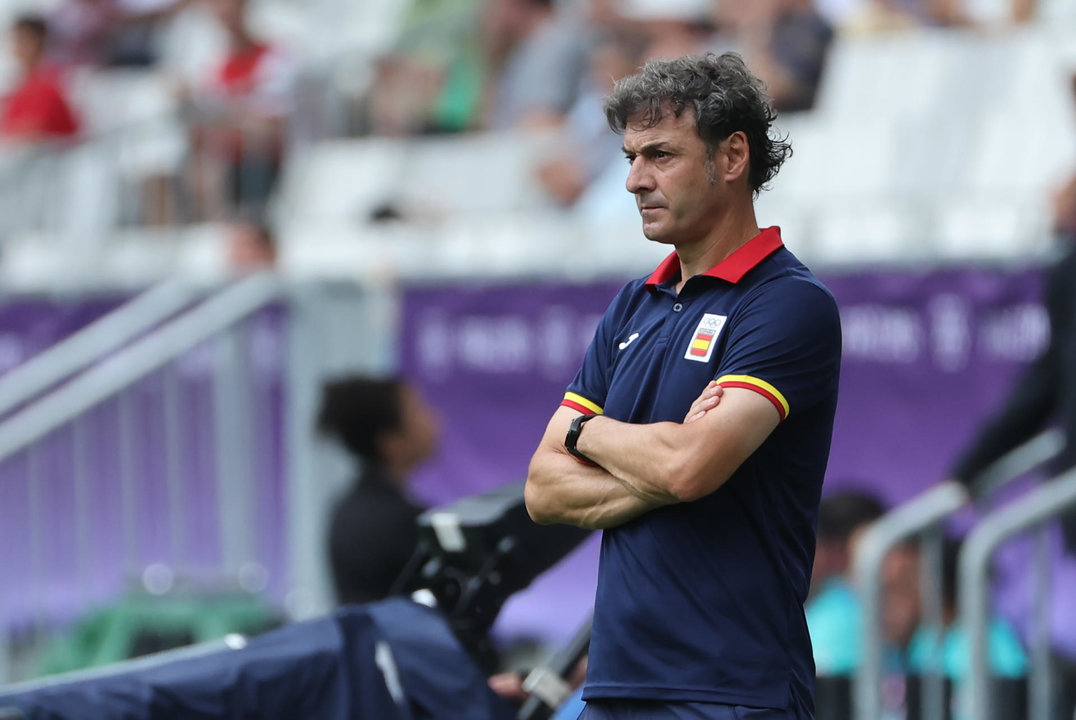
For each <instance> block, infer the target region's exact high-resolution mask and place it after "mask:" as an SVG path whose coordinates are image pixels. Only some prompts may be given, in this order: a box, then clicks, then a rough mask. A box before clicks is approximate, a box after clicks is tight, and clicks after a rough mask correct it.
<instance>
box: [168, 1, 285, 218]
mask: <svg viewBox="0 0 1076 720" xmlns="http://www.w3.org/2000/svg"><path fill="white" fill-rule="evenodd" d="M212 8H213V10H214V13H215V15H216V18H217V20H218V22H219V23H220V25H221V27H222V28H223V29H224V30H225V31H226V33H227V36H228V43H229V46H228V47H229V49H228V54H227V56H226V57H225V58H224V60H223V62H222V63H221V64H220V65H219V66H218V67H217V69H216V71H215V72H214V73H213V75H212V76H211V77H210V78H208V79H207V81H206V82H205V83H204V84H203V85H202V87H200V88H197V89H196V90H195V91H194V93H193V95H192V97H191V98H190V99H191V100H192V101H193V110H194V111H195V115H196V117H197V120H196V123H195V128H194V132H193V138H192V145H193V153H192V157H191V161H190V167H189V172H190V174H191V185H192V189H193V192H194V194H195V202H196V215H197V216H198V219H209V220H219V219H222V218H224V217H227V216H229V215H234V214H236V213H239V214H250V215H261V214H263V213H264V211H265V207H266V205H267V203H268V201H269V198H270V196H271V195H272V192H273V190H274V188H275V185H276V180H277V178H278V176H279V174H280V169H281V165H282V162H283V157H284V149H285V148H284V144H285V139H286V134H287V122H288V116H289V114H290V113H291V111H292V109H293V97H292V90H293V87H292V86H293V80H294V70H295V68H294V67H293V64H292V63H291V62H290V60H289V59H288V58H287V56H286V55H285V54H284V53H283V52H282V51H280V50H278V49H276V48H273V47H272V46H270V45H269V44H268V43H266V42H265V41H263V40H261V39H259V38H258V37H256V36H255V35H254V34H253V32H252V31H251V30H250V27H249V25H248V24H247V18H246V12H247V2H246V0H212Z"/></svg>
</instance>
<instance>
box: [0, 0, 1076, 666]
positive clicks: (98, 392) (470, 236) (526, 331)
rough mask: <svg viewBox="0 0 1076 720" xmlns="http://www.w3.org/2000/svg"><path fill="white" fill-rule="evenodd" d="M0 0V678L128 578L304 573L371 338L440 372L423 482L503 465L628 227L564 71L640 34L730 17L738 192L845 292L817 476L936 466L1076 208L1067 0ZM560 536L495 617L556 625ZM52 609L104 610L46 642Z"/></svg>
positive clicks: (282, 580)
mask: <svg viewBox="0 0 1076 720" xmlns="http://www.w3.org/2000/svg"><path fill="white" fill-rule="evenodd" d="M28 15H29V16H40V18H42V19H44V20H45V21H46V23H47V26H48V30H49V32H48V36H47V39H46V40H45V41H44V45H43V46H42V50H41V53H40V57H38V56H35V55H34V54H33V52H32V51H33V47H31V48H30V50H29V51H28V50H27V49H26V45H27V43H28V42H29V44H30V45H31V46H32V45H33V43H32V42H30V41H27V39H26V37H25V36H26V35H27V33H29V35H30V36H32V37H31V40H32V39H33V37H36V36H34V28H35V27H36V26H34V24H33V23H32V22H31V23H29V24H27V22H26V21H27V19H28ZM29 19H30V20H33V19H34V18H33V17H30V18H29ZM0 24H4V25H7V26H9V27H11V28H12V31H11V32H10V33H8V34H6V35H4V36H3V41H2V42H0V78H2V81H3V86H4V87H5V88H7V91H6V96H7V98H8V99H7V100H5V103H6V105H5V108H6V109H5V110H4V113H3V115H2V120H0V126H2V127H0V133H2V134H3V147H2V148H0V150H2V152H0V571H2V574H3V579H2V580H0V682H4V681H13V680H19V679H26V678H29V677H33V676H35V675H37V674H39V673H42V672H46V671H51V670H57V669H70V668H71V667H74V666H75V665H87V664H93V663H94V662H100V661H102V660H106V659H107V660H111V659H118V657H123V656H126V655H129V654H131V652H133V649H132V647H131V646H130V645H129V644H128V645H123V644H122V643H121V641H119V640H115V637H116V636H115V633H121V632H126V631H121V630H118V629H117V628H116V626H117V624H118V623H120V622H121V621H117V620H115V617H116V616H117V615H122V616H123V617H125V618H127V619H128V620H130V618H136V620H135V621H132V622H135V623H137V618H139V617H141V615H140V614H146V615H153V616H155V617H157V618H158V619H159V617H160V615H161V614H162V612H163V611H161V610H160V608H161V607H163V606H162V605H161V604H160V603H162V602H163V601H164V600H172V601H176V602H173V603H172V604H171V605H170V606H169V607H170V608H171V610H170V612H174V613H175V614H176V617H177V619H176V621H175V623H174V625H172V626H168V625H167V623H165V626H166V627H171V628H173V629H172V630H167V631H166V630H160V627H162V626H161V625H160V624H158V626H157V627H158V633H159V634H161V633H163V634H164V635H168V633H171V636H170V637H171V639H170V640H169V641H168V642H167V643H166V644H176V643H177V642H181V641H183V640H196V639H207V638H209V637H212V636H214V634H215V633H218V634H219V633H222V632H226V631H239V632H253V631H255V630H256V629H258V628H259V627H263V626H265V625H267V624H272V623H274V622H277V621H279V620H284V621H293V620H300V619H304V618H309V617H314V616H316V615H319V614H321V613H324V612H326V611H327V610H329V609H330V608H331V607H332V605H333V598H332V594H331V587H330V584H329V581H328V571H327V566H326V559H325V532H326V522H327V512H328V508H329V507H330V505H331V503H332V501H333V499H334V498H335V497H336V496H337V494H338V493H339V492H340V491H341V490H342V489H343V488H344V487H345V485H346V483H347V482H348V481H349V479H350V477H351V473H352V471H351V469H350V468H349V467H348V466H347V465H346V462H345V461H344V460H343V458H342V457H341V456H340V455H338V454H336V453H335V451H334V450H333V448H331V447H329V446H327V445H326V444H324V443H322V442H321V441H319V440H317V439H316V438H315V435H314V432H313V426H314V413H315V411H316V403H317V398H318V391H319V387H320V384H321V383H322V382H323V381H324V380H325V379H326V378H328V377H331V376H334V375H338V374H340V373H344V372H349V371H363V372H373V373H380V372H403V373H404V374H405V375H406V376H408V377H410V378H411V379H413V380H414V381H415V382H416V383H417V384H418V385H419V386H420V387H421V388H422V389H423V390H424V391H425V393H426V394H427V395H428V397H429V398H430V400H431V401H432V402H433V404H434V405H436V406H437V407H438V409H439V411H440V413H441V415H442V417H443V422H444V426H445V428H444V429H445V433H444V438H443V441H442V448H441V451H440V453H439V454H438V456H437V458H436V459H435V460H434V461H433V462H432V463H431V464H429V465H428V466H427V467H426V468H424V470H423V471H422V473H421V474H420V476H419V477H418V478H417V479H416V482H415V485H414V491H415V493H416V495H417V496H418V497H419V498H420V499H421V500H422V501H423V502H424V503H426V504H429V505H436V504H440V503H445V502H449V501H452V500H455V499H457V498H460V497H462V496H465V495H467V494H469V493H473V492H477V491H481V490H485V489H489V488H492V487H496V486H498V485H500V484H503V483H506V482H509V481H516V480H519V479H521V478H522V477H523V476H524V473H525V470H526V462H527V460H528V458H529V455H530V452H531V451H532V450H533V447H534V445H535V444H536V442H537V440H538V438H539V435H540V432H541V429H542V427H544V423H545V421H546V420H547V418H548V415H549V413H550V411H551V410H552V409H553V408H554V407H555V405H556V403H557V402H558V400H559V397H560V394H561V391H562V389H563V386H564V385H565V384H566V382H567V381H568V380H569V379H570V378H571V376H572V374H573V373H574V371H575V369H576V367H577V364H578V361H579V358H580V357H581V354H582V351H583V349H584V348H585V346H586V343H587V342H588V340H589V333H590V332H591V331H592V328H593V327H594V323H595V322H596V319H597V317H598V315H599V314H600V313H601V312H602V310H603V309H604V307H605V304H606V303H607V302H608V300H609V299H610V298H611V296H612V293H613V292H614V290H615V289H616V288H617V287H618V286H619V284H620V283H622V282H623V281H624V280H626V279H628V278H630V277H635V276H639V275H642V274H646V273H648V272H649V271H650V270H651V269H652V268H653V266H654V265H655V264H656V263H657V262H658V261H659V260H660V258H661V257H662V256H663V252H662V250H661V249H660V248H656V247H652V246H650V245H648V243H647V242H646V240H645V239H644V238H643V237H642V235H641V232H640V230H639V221H638V218H637V215H636V213H635V209H634V203H633V201H632V199H631V197H630V196H629V195H628V193H626V192H625V191H624V189H623V181H624V177H625V174H626V167H625V166H624V164H623V160H622V159H621V158H619V157H618V156H619V154H620V153H619V140H618V139H617V138H616V137H615V136H613V135H612V134H611V133H610V132H608V131H607V129H605V128H604V125H603V118H602V116H601V112H600V105H599V102H598V101H599V99H600V97H601V95H602V94H603V92H605V90H606V89H607V87H608V82H609V80H610V78H613V77H617V76H618V75H620V74H623V73H624V72H630V70H631V68H633V67H636V66H638V64H639V63H640V62H642V61H643V60H644V59H646V58H647V57H667V56H672V55H680V54H687V53H693V52H702V51H707V50H714V51H723V50H736V51H739V52H741V53H742V54H743V55H744V57H745V59H746V60H747V62H748V64H749V66H751V67H752V68H753V69H755V71H756V72H758V73H759V74H760V75H761V76H762V77H763V78H764V79H765V80H766V81H767V83H768V85H769V86H770V88H771V90H772V91H773V94H774V97H775V100H776V102H777V105H778V108H779V109H780V111H781V115H780V118H779V120H778V125H779V127H780V130H781V132H783V133H787V134H788V135H789V137H790V140H791V143H792V146H793V148H794V151H795V154H794V156H793V157H792V159H791V160H790V161H789V162H788V164H787V165H786V166H785V168H784V169H783V170H782V172H781V173H780V174H779V176H778V177H777V179H776V180H775V181H774V182H773V184H772V188H771V189H770V190H769V191H768V192H765V193H763V194H762V196H761V197H760V198H759V200H758V202H757V212H758V217H759V220H760V224H763V225H780V226H781V227H782V230H783V236H784V238H785V242H786V243H787V245H788V246H789V247H790V248H791V249H792V250H793V251H794V252H795V253H797V254H798V255H799V256H800V257H801V258H803V259H804V260H805V261H806V262H807V263H808V264H810V265H811V266H812V267H813V268H814V269H815V270H816V272H818V274H820V275H821V276H822V277H823V278H824V279H825V280H826V281H827V282H828V284H829V285H830V287H831V288H832V289H833V291H834V293H835V295H836V296H837V298H838V301H839V302H840V304H841V308H842V317H843V322H844V332H845V367H844V372H843V380H844V383H843V387H842V398H841V408H840V410H839V414H838V421H837V429H836V434H835V440H834V449H833V454H832V460H831V468H830V470H831V471H830V479H829V480H828V481H827V489H826V492H827V493H830V492H834V491H837V490H840V489H842V488H850V487H855V488H864V487H866V488H869V489H871V490H873V491H875V492H877V493H878V494H879V495H880V496H881V497H882V498H883V499H884V500H885V501H886V503H887V504H888V505H890V506H896V505H898V504H900V503H904V502H906V501H909V500H910V499H912V498H914V497H915V496H917V495H918V494H919V493H921V492H923V491H926V490H928V489H929V488H931V487H932V486H933V485H934V484H935V483H937V482H938V481H939V480H941V479H943V478H944V477H946V473H947V472H948V470H949V468H950V466H951V464H952V462H953V461H954V459H955V457H956V456H957V454H958V453H959V451H960V450H961V448H962V447H963V446H964V444H966V443H967V442H968V441H969V439H970V438H971V437H972V435H973V433H974V431H975V429H976V427H977V426H978V425H979V424H980V423H981V422H982V421H983V420H984V419H985V418H987V417H988V415H989V413H990V412H991V411H992V410H994V409H995V408H996V407H997V406H998V404H999V403H1000V401H1001V400H1002V399H1003V397H1004V395H1005V392H1006V390H1007V389H1008V387H1009V384H1010V382H1011V380H1012V379H1013V378H1014V377H1015V375H1016V373H1017V372H1018V371H1019V370H1020V368H1022V367H1023V366H1024V365H1025V364H1026V363H1027V362H1028V361H1029V360H1031V359H1032V358H1034V357H1035V356H1036V355H1037V354H1038V352H1039V351H1040V350H1041V349H1042V347H1043V346H1044V343H1045V342H1046V340H1047V337H1048V325H1047V320H1046V315H1045V312H1044V310H1043V307H1042V304H1041V290H1042V279H1043V277H1044V273H1043V269H1044V267H1045V266H1046V264H1047V263H1048V262H1049V261H1050V260H1051V259H1053V258H1054V257H1055V255H1056V254H1057V253H1058V252H1059V248H1060V247H1061V242H1060V241H1061V239H1062V238H1063V237H1065V236H1068V235H1071V234H1072V233H1073V232H1076V177H1074V176H1076V97H1074V92H1076V3H1074V2H1073V1H1072V0H1011V1H1010V0H815V2H811V0H764V1H755V0H713V2H710V1H709V0H675V1H673V0H559V1H558V2H554V3H545V2H542V1H541V0H414V2H398V1H395V0H359V1H357V2H356V1H354V0H352V1H348V0H248V1H247V2H246V3H242V2H238V0H213V2H201V1H199V0H179V1H173V0H39V1H37V2H34V1H33V0H3V2H0ZM252 48H253V50H252ZM13 108H14V109H13ZM65 118H66V120H65ZM87 329H88V330H87ZM82 330H87V332H83V333H81V334H80V333H79V331H82ZM65 341H66V342H65ZM1015 487H1016V489H1015V490H1012V489H1010V490H1008V492H1009V494H1010V495H1014V496H1015V495H1019V494H1020V493H1022V492H1025V491H1030V490H1029V489H1030V488H1032V487H1034V483H1033V482H1031V483H1030V484H1028V483H1027V482H1022V483H1016V484H1015ZM957 505H960V503H957ZM950 509H951V510H953V511H954V513H953V518H954V519H953V520H951V523H952V524H953V526H955V527H959V528H962V529H964V530H966V529H968V528H970V527H972V526H973V525H974V524H975V523H976V519H977V517H978V516H976V515H975V514H974V513H973V512H970V511H962V512H956V511H957V509H958V508H957V507H956V506H954V507H953V508H948V507H947V508H946V510H945V513H944V517H942V518H941V519H943V520H947V519H948V511H949V510H950ZM1019 542H1023V543H1024V544H1025V545H1026V544H1027V543H1028V542H1030V541H1023V540H1021V541H1019ZM1006 547H1007V548H1008V550H1007V551H1006V552H1007V554H1006V552H1003V553H1001V554H999V562H1001V563H1002V564H1004V562H1008V563H1009V565H1021V564H1024V565H1026V558H1027V557H1028V554H1027V552H1024V553H1023V554H1021V552H1022V551H1021V549H1020V548H1017V549H1015V550H1014V549H1013V548H1012V547H1011V544H1010V546H1006ZM1024 550H1026V548H1024ZM1021 558H1024V559H1023V560H1022V559H1021ZM595 564H596V545H595V544H594V542H588V543H587V544H586V545H585V546H584V547H583V548H582V549H581V550H580V551H578V552H576V553H575V554H573V555H572V556H570V557H569V558H568V559H567V560H566V561H564V562H563V563H561V564H560V565H559V566H558V567H557V568H555V569H554V570H552V571H551V572H550V573H548V574H547V575H545V576H544V577H543V578H541V579H540V580H539V581H538V582H537V583H536V584H535V585H534V586H532V588H530V589H529V590H527V591H526V592H524V593H520V594H519V595H517V596H515V597H514V598H513V599H512V600H511V601H510V602H509V603H508V605H507V606H506V608H505V610H504V612H503V613H502V615H501V617H500V619H499V621H498V624H497V626H496V628H495V630H496V637H497V639H498V642H499V643H500V644H501V646H502V647H504V648H515V649H516V650H519V648H521V647H532V648H549V647H555V646H556V645H557V644H559V643H563V642H565V641H566V640H567V639H568V638H570V637H571V635H572V634H573V633H574V632H575V630H576V629H577V627H578V626H579V625H580V623H582V622H583V621H584V619H585V618H586V616H587V614H588V612H589V609H590V605H591V603H592V599H593V596H592V592H593V582H594V577H595ZM1002 574H1004V573H1002ZM1047 575H1048V577H1049V578H1050V579H1051V581H1052V582H1051V583H1050V587H1049V588H1048V591H1047V590H1043V589H1044V588H1046V586H1045V585H1043V586H1041V587H1040V590H1042V591H1041V592H1039V593H1038V595H1034V594H1032V595H1030V596H1027V593H1024V595H1020V593H1021V592H1022V590H1021V589H1020V588H1017V589H1013V588H1012V587H1009V588H1008V589H1006V588H1005V587H1001V588H999V589H998V590H997V593H996V594H995V599H996V600H997V603H998V608H999V612H1002V613H1003V614H1005V615H1006V617H1008V618H1009V619H1010V621H1011V622H1013V624H1014V625H1016V626H1017V627H1018V628H1020V629H1022V632H1023V633H1024V634H1023V638H1024V641H1025V643H1026V646H1027V649H1028V650H1029V651H1030V652H1031V653H1032V654H1033V655H1035V653H1036V650H1035V649H1036V647H1041V646H1042V645H1043V643H1041V642H1039V640H1041V638H1038V637H1037V636H1036V635H1035V631H1034V629H1033V628H1031V625H1033V623H1031V622H1030V615H1031V614H1033V613H1032V608H1033V606H1035V603H1034V602H1032V599H1033V598H1034V597H1044V596H1049V597H1050V598H1055V602H1054V605H1053V607H1054V616H1055V619H1056V618H1060V621H1058V622H1055V623H1054V628H1053V630H1054V632H1055V634H1056V633H1062V632H1064V626H1065V621H1066V619H1068V625H1069V626H1072V625H1073V624H1074V623H1073V622H1072V620H1071V619H1070V618H1071V616H1073V615H1076V612H1074V611H1073V610H1072V607H1074V604H1073V603H1074V600H1073V598H1076V595H1073V594H1070V591H1071V592H1076V587H1074V586H1073V585H1071V584H1070V585H1065V584H1064V583H1065V579H1064V577H1062V575H1061V571H1060V570H1058V571H1053V570H1051V572H1050V573H1047ZM1010 585H1012V584H1010ZM1066 588H1067V590H1066ZM1029 597H1030V598H1032V599H1028V598H1029ZM237 598H240V599H241V602H240V601H239V600H237ZM177 605H184V607H177ZM210 606H212V607H213V608H214V611H213V613H211V614H212V615H213V616H214V618H215V620H214V621H213V622H202V623H201V624H198V623H194V622H192V621H190V616H192V615H200V616H202V617H203V619H204V616H205V615H206V613H207V611H206V608H207V607H210ZM192 608H193V609H192ZM184 613H186V614H184ZM184 618H186V619H184ZM90 619H96V620H98V621H99V626H98V629H97V631H98V632H100V633H101V634H102V635H108V633H113V634H112V635H108V638H109V639H108V640H107V641H105V640H102V639H101V638H100V637H97V636H93V637H89V636H87V637H84V638H82V639H81V640H80V642H81V645H80V646H79V647H80V648H81V650H80V651H81V652H83V656H82V657H79V658H78V659H77V662H76V660H74V659H72V658H73V656H72V651H71V650H70V648H71V647H72V645H71V644H70V643H72V642H74V641H73V640H72V639H71V637H70V635H65V633H69V632H70V631H71V629H72V628H82V629H83V630H84V631H85V632H86V633H90V631H88V630H85V628H86V627H87V626H89V625H92V623H89V620H90ZM101 628H105V630H102V629H101ZM1029 628H1031V629H1029ZM106 630H107V631H106ZM1068 632H1069V633H1070V635H1071V634H1072V633H1073V632H1076V628H1074V629H1070V630H1069V631H1068ZM124 637H129V636H126V635H125V636H124ZM63 642H67V643H68V645H62V643H63ZM108 642H114V643H120V645H113V646H108V647H105V645H107V644H108ZM155 642H157V643H158V645H159V644H160V643H161V642H165V641H164V640H161V637H160V636H158V637H157V639H156V641H155ZM1066 642H1069V643H1071V644H1070V645H1069V648H1070V649H1073V650H1074V651H1076V640H1074V639H1073V638H1071V637H1070V638H1067V639H1066V638H1065V637H1061V638H1060V639H1057V638H1055V639H1054V641H1053V645H1054V646H1055V649H1056V647H1058V646H1060V647H1063V646H1064V643H1066ZM58 643H61V644H60V645H58ZM1036 643H1038V644H1036ZM151 646H152V643H151ZM57 647H60V648H66V649H63V650H59V651H58V650H57V649H56V648H57ZM117 647H119V648H120V649H118V650H117V649H116V648H117ZM58 652H59V653H60V655H57V653H58ZM95 653H96V654H95ZM1035 657H1039V655H1035ZM1073 657H1076V655H1073Z"/></svg>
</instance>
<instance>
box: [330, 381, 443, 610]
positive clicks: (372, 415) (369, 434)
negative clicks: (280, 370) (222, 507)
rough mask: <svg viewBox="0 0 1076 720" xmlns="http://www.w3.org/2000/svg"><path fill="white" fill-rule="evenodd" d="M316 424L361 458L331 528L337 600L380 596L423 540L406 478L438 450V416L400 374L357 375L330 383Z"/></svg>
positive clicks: (361, 600) (363, 600)
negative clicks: (356, 474) (354, 479)
mask: <svg viewBox="0 0 1076 720" xmlns="http://www.w3.org/2000/svg"><path fill="white" fill-rule="evenodd" d="M318 430H319V431H320V432H321V433H323V434H324V435H326V436H328V437H331V438H334V439H335V440H337V441H339V442H340V444H341V445H343V447H344V448H345V449H346V450H347V451H348V452H349V453H350V454H351V455H353V456H354V457H355V458H357V459H358V460H360V461H361V463H362V472H361V474H360V477H359V478H358V481H357V482H356V483H355V484H354V485H353V486H352V487H351V489H350V490H349V491H348V492H347V493H345V494H344V496H343V497H342V498H341V499H340V500H339V501H338V503H337V505H336V508H335V509H334V511H333V516H332V523H331V526H330V530H329V558H330V563H331V565H332V575H333V581H334V584H335V586H336V595H337V600H338V601H339V602H340V603H341V604H348V603H366V602H373V601H375V600H381V599H383V598H385V597H387V596H388V595H389V593H390V590H391V589H392V586H393V583H394V582H395V581H396V579H397V577H398V576H399V575H400V573H401V571H402V570H403V568H404V567H405V566H406V565H407V562H408V560H410V559H411V556H412V555H413V554H414V552H415V549H416V547H417V545H418V541H419V538H418V527H417V525H416V522H415V521H416V519H417V518H418V516H419V515H420V514H421V513H422V511H423V509H424V508H422V507H421V506H419V505H418V504H416V503H415V502H414V501H413V500H412V499H411V498H409V497H408V496H407V493H406V488H407V481H408V478H409V477H410V475H411V472H412V470H413V469H414V468H415V467H416V466H418V465H419V464H421V463H422V462H424V461H425V460H426V459H428V458H429V457H430V456H431V455H432V454H433V453H434V450H435V449H436V446H437V439H438V432H439V429H438V419H437V415H436V413H435V412H434V411H433V410H432V409H431V408H430V407H429V406H428V405H427V404H426V401H425V400H424V399H423V397H422V395H421V394H420V393H419V391H418V390H417V389H416V388H415V387H414V386H412V385H410V384H408V383H406V382H404V381H403V380H401V379H399V378H387V379H376V378H368V377H360V376H351V377H345V378H341V379H338V380H333V381H331V382H329V383H327V384H326V385H325V387H324V389H323V391H322V402H321V410H320V413H319V417H318Z"/></svg>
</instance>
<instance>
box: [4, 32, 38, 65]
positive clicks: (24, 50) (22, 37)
mask: <svg viewBox="0 0 1076 720" xmlns="http://www.w3.org/2000/svg"><path fill="white" fill-rule="evenodd" d="M11 37H12V52H13V54H14V55H15V60H16V61H18V63H19V65H20V66H22V68H24V69H26V68H31V67H33V66H34V65H36V64H37V62H38V61H39V60H40V59H41V56H42V55H43V54H44V52H43V51H44V41H43V40H42V38H41V36H40V35H38V34H36V33H34V32H31V31H29V30H26V29H23V28H16V29H15V30H13V31H12V35H11Z"/></svg>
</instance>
